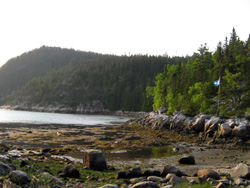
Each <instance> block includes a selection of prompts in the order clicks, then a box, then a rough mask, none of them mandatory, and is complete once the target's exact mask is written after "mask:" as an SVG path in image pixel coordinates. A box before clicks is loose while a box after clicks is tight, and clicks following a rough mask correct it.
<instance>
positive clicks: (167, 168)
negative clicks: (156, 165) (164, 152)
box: [161, 165, 186, 177]
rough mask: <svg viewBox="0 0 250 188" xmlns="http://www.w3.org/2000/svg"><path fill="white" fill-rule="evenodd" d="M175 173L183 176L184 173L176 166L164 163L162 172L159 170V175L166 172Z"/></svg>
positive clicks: (164, 174)
mask: <svg viewBox="0 0 250 188" xmlns="http://www.w3.org/2000/svg"><path fill="white" fill-rule="evenodd" d="M169 173H170V174H175V175H177V176H184V175H186V174H184V173H183V172H181V171H180V170H179V169H178V168H176V167H175V166H171V165H166V166H164V168H163V170H162V172H161V177H165V176H166V175H167V174H169Z"/></svg>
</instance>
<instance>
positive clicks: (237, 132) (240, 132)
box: [232, 125, 248, 138]
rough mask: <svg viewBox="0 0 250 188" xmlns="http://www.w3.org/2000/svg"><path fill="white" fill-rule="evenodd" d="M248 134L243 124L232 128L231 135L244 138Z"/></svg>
mask: <svg viewBox="0 0 250 188" xmlns="http://www.w3.org/2000/svg"><path fill="white" fill-rule="evenodd" d="M247 134H248V131H247V127H246V126H245V125H239V126H235V127H234V128H233V130H232V135H233V136H237V137H239V138H245V137H246V136H247Z"/></svg>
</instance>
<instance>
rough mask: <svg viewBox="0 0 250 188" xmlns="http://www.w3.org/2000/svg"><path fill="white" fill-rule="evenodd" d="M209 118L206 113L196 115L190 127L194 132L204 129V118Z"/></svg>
mask: <svg viewBox="0 0 250 188" xmlns="http://www.w3.org/2000/svg"><path fill="white" fill-rule="evenodd" d="M208 118H210V116H208V115H203V114H201V115H198V116H196V117H195V118H194V122H193V123H192V129H193V130H194V131H196V132H201V131H203V130H204V126H205V120H206V119H208Z"/></svg>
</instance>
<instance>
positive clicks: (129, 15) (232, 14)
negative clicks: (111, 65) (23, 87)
mask: <svg viewBox="0 0 250 188" xmlns="http://www.w3.org/2000/svg"><path fill="white" fill-rule="evenodd" d="M249 20H250V0H22V1H21V0H2V1H0V66H1V65H3V64H5V63H6V62H7V61H8V60H9V59H10V58H13V57H16V56H19V55H21V54H22V53H25V52H28V51H31V50H33V49H36V48H40V47H41V46H43V45H45V46H56V47H62V48H73V49H75V50H81V51H92V52H97V53H103V54H115V55H132V54H148V55H166V54H168V55H169V56H182V55H183V56H186V55H192V54H193V52H197V49H198V48H199V47H200V45H201V44H205V43H207V46H208V48H209V50H210V51H212V52H213V51H215V49H216V46H217V44H218V42H220V41H221V42H224V40H225V37H226V36H227V37H230V34H231V33H232V29H233V27H234V28H235V29H236V33H237V34H238V36H239V38H240V39H241V40H243V41H246V40H247V39H248V37H249V34H250V24H249V23H250V21H249Z"/></svg>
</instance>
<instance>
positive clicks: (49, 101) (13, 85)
mask: <svg viewBox="0 0 250 188" xmlns="http://www.w3.org/2000/svg"><path fill="white" fill-rule="evenodd" d="M180 61H184V62H185V61H186V58H183V57H182V58H181V57H174V58H169V57H162V56H157V57H156V56H147V55H134V56H114V55H101V54H95V53H88V52H79V51H74V50H68V49H60V48H52V47H41V48H39V49H36V50H34V51H31V52H28V53H25V54H23V55H21V56H20V57H17V58H15V59H12V60H10V61H9V62H7V64H6V65H4V66H3V67H2V68H1V69H0V83H1V86H2V88H3V87H6V88H7V89H6V90H4V91H1V95H0V96H1V101H2V104H5V105H8V104H9V105H26V106H40V107H44V106H45V107H46V106H60V107H62V108H64V107H66V108H67V107H69V108H71V109H73V110H72V111H73V112H74V111H75V110H76V109H79V108H86V107H87V106H91V105H99V106H101V108H104V109H108V110H112V111H113V110H129V111H140V110H143V111H148V110H152V100H151V99H150V100H148V98H147V96H146V87H147V85H152V84H153V80H154V77H155V76H156V75H157V74H158V73H159V72H161V71H162V70H163V69H164V66H165V65H167V64H176V63H177V62H180ZM6 80H7V82H6ZM6 99H7V100H6Z"/></svg>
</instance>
